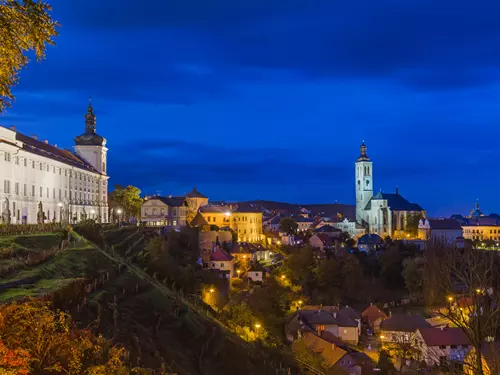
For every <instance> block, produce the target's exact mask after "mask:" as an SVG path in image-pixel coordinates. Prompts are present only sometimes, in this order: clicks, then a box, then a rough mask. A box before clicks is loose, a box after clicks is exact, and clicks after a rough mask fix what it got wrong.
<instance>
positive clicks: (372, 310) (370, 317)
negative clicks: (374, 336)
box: [361, 305, 387, 325]
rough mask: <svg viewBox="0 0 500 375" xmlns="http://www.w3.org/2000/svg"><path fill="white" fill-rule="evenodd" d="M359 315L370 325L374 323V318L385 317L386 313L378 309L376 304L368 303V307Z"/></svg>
mask: <svg viewBox="0 0 500 375" xmlns="http://www.w3.org/2000/svg"><path fill="white" fill-rule="evenodd" d="M361 316H362V317H363V319H365V320H367V321H368V322H369V323H370V324H371V325H373V323H375V321H376V320H378V319H386V318H387V315H386V314H385V312H383V311H382V310H380V309H379V308H378V307H377V306H375V305H370V306H368V308H367V309H366V310H365V311H363V312H362V313H361Z"/></svg>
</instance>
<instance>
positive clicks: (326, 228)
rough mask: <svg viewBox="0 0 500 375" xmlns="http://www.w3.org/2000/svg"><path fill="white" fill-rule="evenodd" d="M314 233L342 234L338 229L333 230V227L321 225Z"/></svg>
mask: <svg viewBox="0 0 500 375" xmlns="http://www.w3.org/2000/svg"><path fill="white" fill-rule="evenodd" d="M313 232H314V233H335V232H342V231H341V230H340V229H338V228H335V227H334V226H332V225H330V224H326V225H323V226H322V227H319V228H317V229H315V230H314V231H313Z"/></svg>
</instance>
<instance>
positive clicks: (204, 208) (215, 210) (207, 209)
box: [200, 204, 224, 214]
mask: <svg viewBox="0 0 500 375" xmlns="http://www.w3.org/2000/svg"><path fill="white" fill-rule="evenodd" d="M200 212H205V213H219V214H222V213H224V211H223V210H222V207H221V206H213V205H210V204H207V205H206V206H201V207H200Z"/></svg>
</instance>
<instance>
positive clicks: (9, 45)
mask: <svg viewBox="0 0 500 375" xmlns="http://www.w3.org/2000/svg"><path fill="white" fill-rule="evenodd" d="M50 10H51V8H50V7H49V6H48V5H47V4H46V3H45V2H43V1H34V0H29V1H28V0H25V1H20V0H0V113H1V112H3V111H4V110H5V108H6V107H8V106H10V104H11V102H12V100H13V99H14V97H13V95H12V93H11V91H10V88H11V87H12V86H14V85H15V84H16V83H17V82H18V80H19V72H20V70H21V69H22V68H24V67H25V66H26V64H27V63H28V61H29V59H28V56H27V55H26V54H27V53H28V52H34V55H35V57H36V59H37V60H41V59H43V58H44V57H45V49H46V47H47V45H53V44H54V42H53V38H54V37H55V36H56V35H57V32H56V27H57V26H58V25H57V23H56V22H55V21H53V20H52V19H51V17H50Z"/></svg>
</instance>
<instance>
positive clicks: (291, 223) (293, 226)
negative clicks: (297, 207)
mask: <svg viewBox="0 0 500 375" xmlns="http://www.w3.org/2000/svg"><path fill="white" fill-rule="evenodd" d="M298 228H299V224H297V222H296V221H295V220H293V219H291V218H289V217H284V218H282V219H281V220H280V231H281V232H283V233H286V234H288V235H291V234H295V233H297V229H298Z"/></svg>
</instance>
